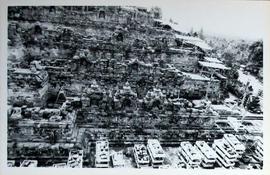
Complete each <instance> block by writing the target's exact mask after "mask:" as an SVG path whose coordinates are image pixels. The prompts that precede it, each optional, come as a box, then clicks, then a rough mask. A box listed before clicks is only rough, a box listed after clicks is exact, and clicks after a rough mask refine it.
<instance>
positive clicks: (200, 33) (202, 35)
mask: <svg viewBox="0 0 270 175" xmlns="http://www.w3.org/2000/svg"><path fill="white" fill-rule="evenodd" d="M198 36H199V38H201V39H202V40H204V38H205V37H204V33H203V28H201V30H200V31H199V34H198Z"/></svg>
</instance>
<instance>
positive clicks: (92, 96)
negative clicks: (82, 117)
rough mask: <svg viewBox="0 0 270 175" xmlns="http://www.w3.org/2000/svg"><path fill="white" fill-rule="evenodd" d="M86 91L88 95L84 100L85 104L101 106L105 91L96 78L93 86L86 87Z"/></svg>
mask: <svg viewBox="0 0 270 175" xmlns="http://www.w3.org/2000/svg"><path fill="white" fill-rule="evenodd" d="M84 92H85V95H86V99H85V101H84V102H83V105H84V106H89V107H94V106H96V107H99V106H100V105H101V102H102V99H103V95H104V93H105V92H104V90H103V89H101V87H100V86H99V85H98V84H97V82H96V80H93V81H92V84H91V86H90V87H89V88H86V89H85V91H84Z"/></svg>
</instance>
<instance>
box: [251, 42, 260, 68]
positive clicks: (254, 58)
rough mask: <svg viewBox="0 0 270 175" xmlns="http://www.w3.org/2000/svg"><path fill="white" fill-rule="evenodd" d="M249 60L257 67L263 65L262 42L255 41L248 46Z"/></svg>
mask: <svg viewBox="0 0 270 175" xmlns="http://www.w3.org/2000/svg"><path fill="white" fill-rule="evenodd" d="M248 59H249V61H251V62H252V63H253V64H255V65H256V66H258V67H263V42H262V41H256V42H254V43H253V44H251V46H250V47H249V56H248Z"/></svg>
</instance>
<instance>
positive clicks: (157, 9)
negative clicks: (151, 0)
mask: <svg viewBox="0 0 270 175" xmlns="http://www.w3.org/2000/svg"><path fill="white" fill-rule="evenodd" d="M150 12H151V13H152V14H153V16H154V18H155V19H161V18H162V11H161V8H160V7H152V8H151V10H150Z"/></svg>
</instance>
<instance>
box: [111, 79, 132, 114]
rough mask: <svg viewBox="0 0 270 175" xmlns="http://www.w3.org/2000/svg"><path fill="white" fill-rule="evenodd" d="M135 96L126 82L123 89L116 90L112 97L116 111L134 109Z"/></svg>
mask: <svg viewBox="0 0 270 175" xmlns="http://www.w3.org/2000/svg"><path fill="white" fill-rule="evenodd" d="M136 100H137V94H136V93H135V92H133V90H132V89H131V87H130V85H129V83H128V82H126V83H125V85H124V86H123V88H121V89H118V90H117V91H116V93H115V95H114V103H115V107H116V108H117V109H136V106H137V104H136Z"/></svg>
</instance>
